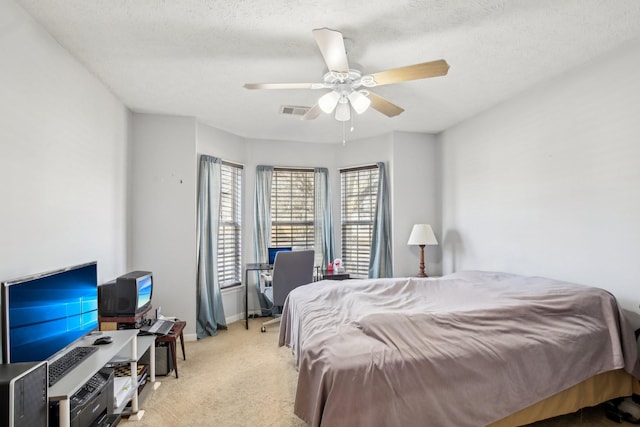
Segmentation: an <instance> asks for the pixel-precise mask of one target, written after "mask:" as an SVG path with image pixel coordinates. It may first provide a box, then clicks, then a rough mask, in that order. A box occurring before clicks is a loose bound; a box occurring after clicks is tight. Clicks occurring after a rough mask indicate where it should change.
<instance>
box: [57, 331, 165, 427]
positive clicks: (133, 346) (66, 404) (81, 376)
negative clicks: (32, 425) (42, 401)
mask: <svg viewBox="0 0 640 427" xmlns="http://www.w3.org/2000/svg"><path fill="white" fill-rule="evenodd" d="M108 335H109V336H111V338H112V339H113V342H112V343H111V344H107V345H101V346H98V351H96V352H94V353H93V354H91V355H90V356H89V357H87V359H85V360H84V361H83V362H82V363H80V364H79V365H78V366H76V367H75V368H74V369H73V370H72V371H70V372H69V373H68V374H66V375H65V376H64V377H62V378H61V379H60V380H59V381H58V382H57V383H55V384H54V385H53V386H51V387H49V400H50V401H58V402H59V403H60V419H59V425H60V426H61V427H68V426H69V425H70V423H71V414H70V413H69V411H70V409H71V407H70V398H71V396H73V394H74V393H75V392H76V391H78V390H79V389H80V387H82V386H83V385H84V384H85V383H86V382H87V381H88V380H89V379H90V378H91V377H92V376H93V374H95V373H96V372H98V371H99V370H100V369H102V368H103V367H104V366H105V365H106V364H107V363H110V362H114V361H124V362H129V364H130V369H131V383H132V384H134V385H135V386H134V387H132V394H131V397H130V399H131V411H132V412H133V413H134V414H135V413H137V412H138V392H137V384H138V379H137V376H136V373H137V367H138V359H139V358H140V357H142V354H143V353H144V352H145V351H146V350H147V348H149V344H150V343H153V341H151V342H150V341H149V340H144V339H141V338H143V337H138V336H137V335H138V331H137V330H136V329H127V330H119V331H109V332H108ZM95 339H96V337H95V336H92V335H87V336H85V337H83V338H82V339H80V340H78V341H76V342H75V343H74V344H73V345H72V347H78V346H89V345H92V344H91V343H92V342H93V340H95ZM138 343H140V345H138ZM151 347H153V345H151ZM70 348H71V347H70ZM154 369H155V366H152V367H150V370H151V375H152V378H154V377H155V372H154ZM140 412H142V411H140ZM139 415H140V416H141V414H139Z"/></svg>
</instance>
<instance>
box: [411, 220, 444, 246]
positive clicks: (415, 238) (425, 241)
mask: <svg viewBox="0 0 640 427" xmlns="http://www.w3.org/2000/svg"><path fill="white" fill-rule="evenodd" d="M437 244H438V240H437V239H436V236H435V234H433V229H432V228H431V225H429V224H414V226H413V229H412V230H411V235H410V236H409V241H408V242H407V245H437Z"/></svg>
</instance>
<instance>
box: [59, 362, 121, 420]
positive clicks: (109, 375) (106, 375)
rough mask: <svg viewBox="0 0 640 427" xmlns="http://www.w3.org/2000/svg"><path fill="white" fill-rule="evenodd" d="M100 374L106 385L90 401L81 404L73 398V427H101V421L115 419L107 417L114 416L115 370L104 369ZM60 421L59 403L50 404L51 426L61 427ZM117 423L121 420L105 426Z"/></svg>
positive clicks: (71, 418)
mask: <svg viewBox="0 0 640 427" xmlns="http://www.w3.org/2000/svg"><path fill="white" fill-rule="evenodd" d="M98 373H99V375H100V376H101V377H102V378H103V379H104V383H103V385H102V386H101V387H100V390H98V391H97V392H96V393H95V394H94V395H92V396H91V397H90V398H89V399H86V400H83V401H81V402H77V401H75V399H74V398H73V397H72V398H71V409H70V413H71V414H70V415H71V417H70V421H71V422H70V425H71V427H90V426H95V425H101V424H99V422H100V421H102V420H104V419H106V418H109V419H113V417H106V416H110V415H113V398H114V397H113V392H114V390H113V377H114V373H113V369H111V368H102V369H101V370H100V371H99V372H98ZM78 392H79V391H78ZM59 420H60V407H59V405H58V402H51V403H50V404H49V425H50V426H51V427H56V426H58V425H59ZM117 422H119V418H118V420H117V421H115V424H114V423H111V424H103V425H111V426H115V425H116V424H117Z"/></svg>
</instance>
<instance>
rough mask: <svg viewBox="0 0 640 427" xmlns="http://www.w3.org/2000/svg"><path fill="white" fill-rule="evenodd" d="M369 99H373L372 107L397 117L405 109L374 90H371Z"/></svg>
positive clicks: (386, 114) (389, 115)
mask: <svg viewBox="0 0 640 427" xmlns="http://www.w3.org/2000/svg"><path fill="white" fill-rule="evenodd" d="M369 99H370V100H371V107H372V108H374V109H376V110H378V111H380V112H381V113H382V114H384V115H385V116H388V117H395V116H397V115H398V114H400V113H402V112H403V111H404V108H400V107H398V106H397V105H396V104H394V103H392V102H389V101H387V100H386V99H384V98H383V97H381V96H380V95H376V94H375V93H373V92H369Z"/></svg>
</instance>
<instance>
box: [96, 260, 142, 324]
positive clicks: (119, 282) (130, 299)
mask: <svg viewBox="0 0 640 427" xmlns="http://www.w3.org/2000/svg"><path fill="white" fill-rule="evenodd" d="M152 295H153V274H152V273H151V272H150V271H132V272H130V273H127V274H124V275H122V276H120V277H118V278H116V279H115V280H112V281H110V282H107V283H104V284H102V285H100V286H99V287H98V299H99V304H100V316H104V317H135V316H138V315H140V314H141V313H144V312H146V311H147V310H148V309H149V308H151V297H152Z"/></svg>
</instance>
